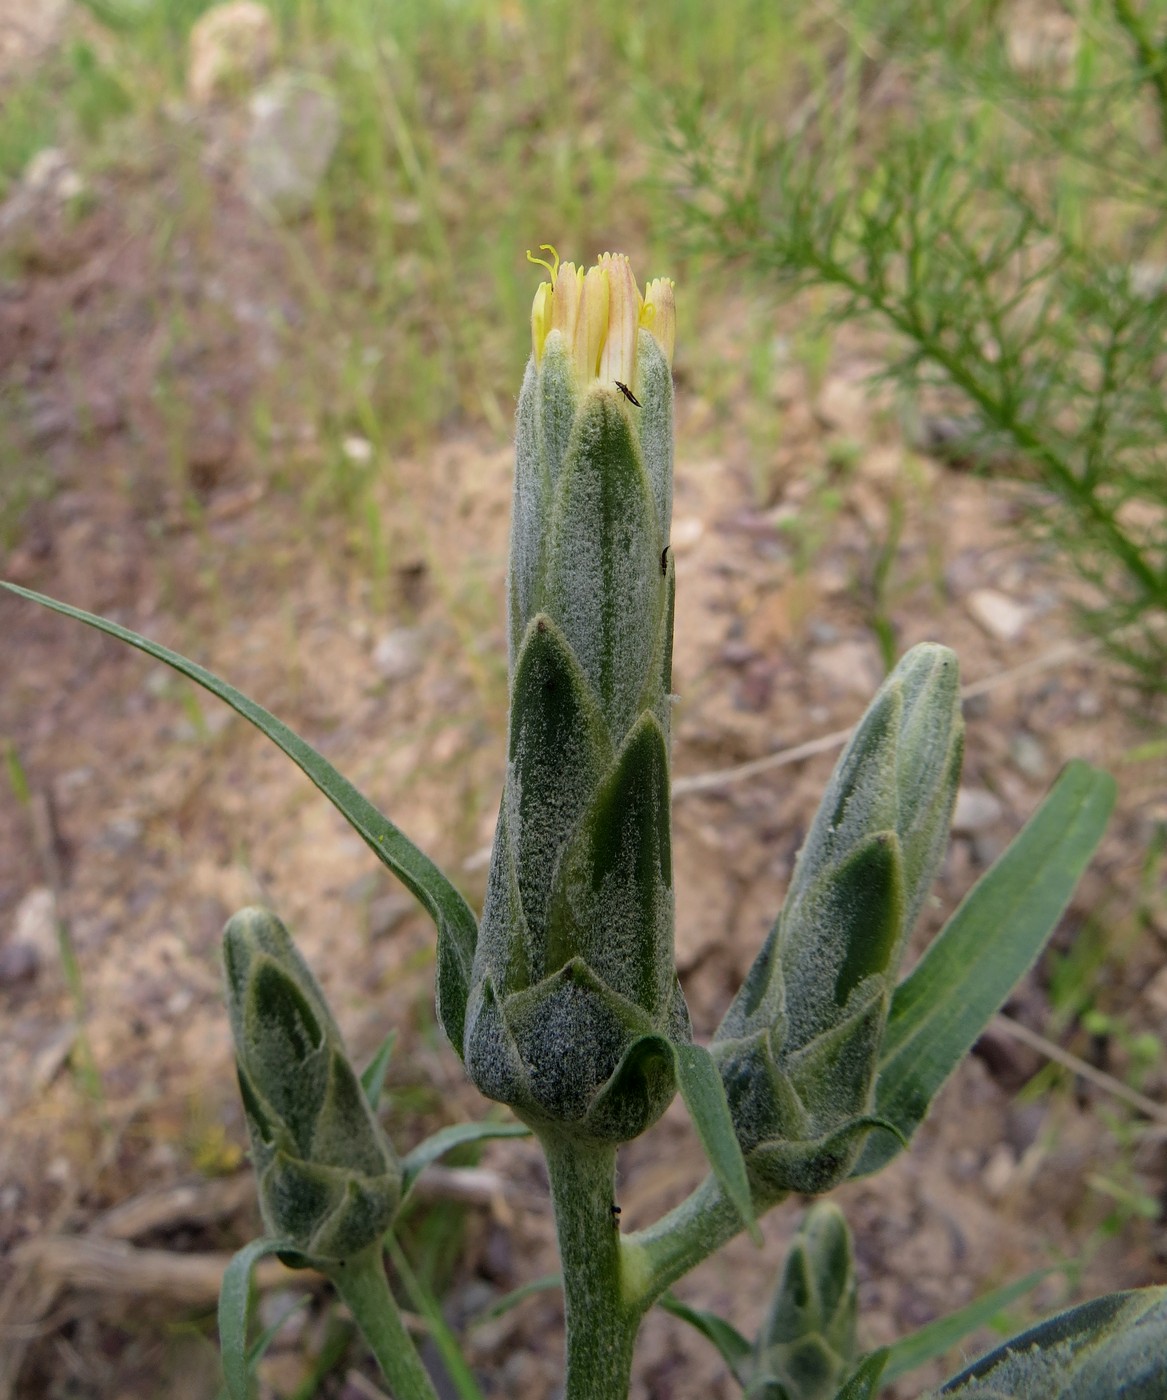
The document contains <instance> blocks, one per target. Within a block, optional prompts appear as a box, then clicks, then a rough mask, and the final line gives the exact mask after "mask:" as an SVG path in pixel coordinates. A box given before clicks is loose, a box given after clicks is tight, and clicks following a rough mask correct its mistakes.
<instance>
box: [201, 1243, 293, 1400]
mask: <svg viewBox="0 0 1167 1400" xmlns="http://www.w3.org/2000/svg"><path fill="white" fill-rule="evenodd" d="M295 1252H296V1247H295V1245H293V1244H292V1243H291V1242H290V1241H288V1240H273V1239H262V1240H252V1241H251V1243H250V1244H245V1245H244V1246H243V1248H242V1249H241V1250H240V1251H239V1252H238V1253H237V1254H236V1255H235V1256H234V1257H233V1258H232V1260H231V1262H230V1263H229V1264H228V1265H227V1268H226V1271H225V1272H224V1274H223V1282H222V1285H221V1286H220V1288H219V1350H220V1351H221V1352H222V1355H223V1379H224V1380H225V1381H226V1382H227V1390H228V1392H229V1393H230V1396H231V1400H248V1388H249V1387H248V1379H249V1376H250V1373H251V1368H250V1366H249V1365H248V1361H247V1313H248V1305H249V1303H250V1301H251V1271H252V1269H254V1268H255V1266H256V1264H257V1263H258V1262H259V1261H260V1260H261V1259H263V1258H264V1257H265V1256H266V1255H268V1254H288V1253H293V1254H294V1253H295Z"/></svg>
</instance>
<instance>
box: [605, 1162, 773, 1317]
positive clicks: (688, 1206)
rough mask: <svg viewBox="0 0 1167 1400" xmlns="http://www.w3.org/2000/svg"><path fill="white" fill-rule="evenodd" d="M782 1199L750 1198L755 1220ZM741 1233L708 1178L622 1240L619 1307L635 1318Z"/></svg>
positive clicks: (734, 1210)
mask: <svg viewBox="0 0 1167 1400" xmlns="http://www.w3.org/2000/svg"><path fill="white" fill-rule="evenodd" d="M783 1199H784V1197H782V1196H768V1197H765V1198H763V1197H760V1196H759V1195H758V1194H757V1192H755V1194H754V1210H755V1213H756V1214H757V1215H758V1216H759V1217H760V1216H762V1215H763V1214H764V1212H765V1211H767V1210H769V1209H770V1207H771V1206H775V1205H777V1204H778V1202H779V1201H780V1200H783ZM744 1228H745V1226H744V1224H743V1222H742V1218H741V1216H740V1215H739V1214H738V1210H737V1207H736V1206H734V1205H733V1204H732V1203H731V1202H730V1201H729V1200H728V1199H727V1198H726V1196H725V1195H724V1193H723V1192H722V1189H721V1187H720V1185H719V1184H718V1182H717V1178H716V1177H714V1176H712V1175H710V1176H707V1177H706V1178H705V1180H704V1181H703V1182H702V1183H701V1185H700V1186H698V1187H697V1189H696V1190H695V1191H694V1192H692V1194H691V1195H689V1196H687V1197H686V1198H685V1200H683V1201H682V1202H681V1204H680V1205H679V1206H677V1207H675V1208H674V1209H673V1210H671V1211H669V1213H668V1214H667V1215H663V1216H661V1218H660V1219H659V1220H658V1221H656V1222H655V1223H654V1224H652V1225H649V1226H648V1227H647V1228H646V1229H644V1230H637V1231H636V1232H635V1233H634V1234H631V1235H625V1236H624V1238H623V1240H622V1242H621V1243H622V1246H623V1249H622V1253H623V1255H624V1277H625V1306H626V1307H628V1308H630V1309H632V1310H634V1311H635V1313H636V1315H637V1316H638V1317H640V1316H643V1315H644V1313H646V1312H647V1311H648V1309H649V1308H650V1307H652V1305H653V1303H655V1302H656V1300H657V1299H658V1298H659V1297H660V1295H661V1294H662V1293H663V1292H664V1291H665V1289H666V1288H668V1286H669V1285H670V1284H671V1283H675V1282H676V1281H677V1279H679V1278H681V1277H682V1275H684V1274H687V1273H688V1272H689V1270H690V1269H694V1268H696V1266H697V1265H698V1264H700V1263H701V1262H702V1261H703V1260H705V1259H708V1258H709V1256H710V1255H711V1254H713V1253H715V1252H716V1251H717V1250H719V1249H720V1248H721V1246H722V1245H723V1244H725V1243H726V1242H727V1241H728V1240H731V1239H733V1237H734V1236H735V1235H737V1234H739V1233H740V1232H741V1231H742V1230H743V1229H744Z"/></svg>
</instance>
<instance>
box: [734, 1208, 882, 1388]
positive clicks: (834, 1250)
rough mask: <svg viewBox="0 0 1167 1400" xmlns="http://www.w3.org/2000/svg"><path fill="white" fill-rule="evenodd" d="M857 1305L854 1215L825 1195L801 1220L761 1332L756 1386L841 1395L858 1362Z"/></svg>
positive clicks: (757, 1346)
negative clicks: (845, 1214) (850, 1216)
mask: <svg viewBox="0 0 1167 1400" xmlns="http://www.w3.org/2000/svg"><path fill="white" fill-rule="evenodd" d="M857 1312H858V1281H857V1278H856V1274H855V1261H854V1258H853V1257H852V1253H851V1234H850V1231H849V1230H848V1228H847V1222H846V1220H845V1219H844V1218H843V1213H842V1211H840V1210H839V1208H838V1207H837V1206H835V1205H832V1204H831V1203H830V1202H827V1201H819V1202H817V1203H816V1204H815V1205H813V1206H811V1208H810V1209H809V1210H808V1211H807V1213H806V1216H805V1217H804V1219H803V1222H802V1224H801V1225H800V1226H799V1229H798V1233H797V1235H795V1237H794V1243H793V1244H792V1245H791V1247H790V1253H789V1254H788V1255H787V1256H786V1263H785V1266H784V1267H783V1270H782V1278H781V1279H780V1280H779V1283H778V1287H777V1289H776V1290H775V1292H774V1298H773V1301H772V1302H771V1304H770V1310H769V1312H768V1314H767V1316H766V1320H765V1322H764V1323H763V1324H762V1327H761V1331H760V1332H759V1333H758V1339H757V1343H756V1350H755V1356H756V1370H755V1372H754V1375H755V1381H754V1384H755V1386H757V1385H758V1384H759V1383H761V1382H768V1383H769V1384H770V1385H771V1386H774V1385H777V1386H781V1387H783V1389H781V1390H778V1391H775V1393H776V1394H784V1395H786V1396H788V1397H789V1400H833V1397H834V1396H835V1394H836V1393H837V1391H838V1389H839V1387H840V1386H841V1385H842V1384H843V1382H844V1381H845V1380H846V1378H847V1377H848V1375H850V1373H851V1371H852V1369H853V1367H854V1363H855V1359H856V1355H857V1352H858V1346H857V1339H856V1335H855V1319H856V1315H857ZM751 1393H753V1392H751Z"/></svg>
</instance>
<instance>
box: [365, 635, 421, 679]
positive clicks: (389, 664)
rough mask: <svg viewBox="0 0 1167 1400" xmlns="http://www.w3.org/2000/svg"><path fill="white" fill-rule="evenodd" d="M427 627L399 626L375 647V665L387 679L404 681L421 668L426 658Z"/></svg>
mask: <svg viewBox="0 0 1167 1400" xmlns="http://www.w3.org/2000/svg"><path fill="white" fill-rule="evenodd" d="M425 636H426V634H425V629H424V628H423V627H397V628H394V630H393V631H392V632H387V633H386V634H385V636H383V637H382V638H381V640H380V641H379V642H378V643H377V644H376V646H375V647H374V648H373V665H374V667H375V668H376V670H377V674H378V675H381V676H384V678H385V679H386V680H387V681H403V680H405V679H406V677H407V676H412V675H413V674H414V672H415V671H417V670H419V669H420V667H421V664H422V661H423V660H424V659H425Z"/></svg>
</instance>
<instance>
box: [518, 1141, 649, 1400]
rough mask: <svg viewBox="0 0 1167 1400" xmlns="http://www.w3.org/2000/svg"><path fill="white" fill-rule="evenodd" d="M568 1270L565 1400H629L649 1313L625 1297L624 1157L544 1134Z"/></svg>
mask: <svg viewBox="0 0 1167 1400" xmlns="http://www.w3.org/2000/svg"><path fill="white" fill-rule="evenodd" d="M540 1140H541V1142H542V1145H543V1152H544V1154H545V1156H546V1158H547V1172H548V1175H549V1177H550V1179H551V1200H552V1203H553V1204H554V1206H555V1224H556V1228H557V1230H558V1234H559V1257H560V1260H561V1261H562V1264H563V1295H564V1311H565V1317H566V1326H567V1368H566V1382H565V1388H564V1400H626V1397H627V1395H628V1386H629V1382H630V1380H631V1376H632V1348H633V1344H634V1342H635V1340H636V1332H637V1329H638V1327H639V1326H640V1319H641V1317H642V1316H643V1309H642V1308H639V1307H635V1306H632V1307H630V1306H629V1305H628V1304H627V1303H626V1302H625V1301H624V1297H623V1292H624V1290H623V1287H622V1280H621V1262H622V1261H621V1254H622V1249H621V1241H620V1229H619V1225H618V1223H617V1220H616V1217H615V1215H614V1214H613V1210H612V1207H613V1205H614V1203H615V1194H614V1193H615V1182H616V1149H615V1147H609V1146H602V1145H600V1146H597V1145H594V1144H590V1143H581V1142H579V1141H577V1140H570V1139H568V1138H566V1137H561V1136H559V1135H558V1134H556V1133H553V1132H550V1131H548V1132H543V1133H541V1134H540Z"/></svg>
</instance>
